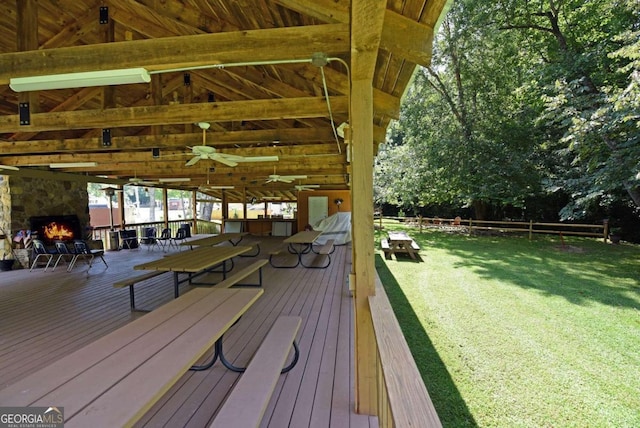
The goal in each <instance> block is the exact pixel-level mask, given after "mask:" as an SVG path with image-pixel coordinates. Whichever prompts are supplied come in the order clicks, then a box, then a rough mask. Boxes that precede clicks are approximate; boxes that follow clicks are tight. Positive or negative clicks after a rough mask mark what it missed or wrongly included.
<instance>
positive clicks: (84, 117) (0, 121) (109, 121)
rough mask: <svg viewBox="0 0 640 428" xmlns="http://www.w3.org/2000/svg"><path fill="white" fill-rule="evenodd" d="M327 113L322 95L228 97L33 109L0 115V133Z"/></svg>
mask: <svg viewBox="0 0 640 428" xmlns="http://www.w3.org/2000/svg"><path fill="white" fill-rule="evenodd" d="M112 44H113V43H112ZM331 108H332V109H333V112H334V114H336V113H338V114H346V113H347V109H348V101H347V97H344V96H342V97H340V96H338V97H332V98H331ZM326 116H328V111H327V102H326V100H325V99H324V98H289V99H271V100H248V101H228V102H219V103H198V104H187V105H182V104H181V105H170V106H145V107H121V108H113V109H106V110H102V109H98V110H79V111H67V112H54V113H36V114H33V115H31V125H26V126H21V125H20V118H19V115H17V114H16V115H6V116H0V133H3V132H20V131H23V132H25V131H26V132H34V131H54V130H66V129H87V128H119V127H126V126H147V125H167V124H180V123H196V122H224V121H231V120H238V119H243V120H276V119H288V118H291V119H295V118H310V117H326Z"/></svg>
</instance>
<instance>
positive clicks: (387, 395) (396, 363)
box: [369, 276, 442, 428]
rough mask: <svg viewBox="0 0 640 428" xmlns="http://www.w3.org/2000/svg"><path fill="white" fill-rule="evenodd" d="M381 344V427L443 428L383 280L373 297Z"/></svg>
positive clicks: (372, 314)
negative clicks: (383, 285)
mask: <svg viewBox="0 0 640 428" xmlns="http://www.w3.org/2000/svg"><path fill="white" fill-rule="evenodd" d="M369 306H370V308H371V317H372V319H373V328H374V332H375V336H376V342H377V353H378V358H377V366H378V369H377V371H378V379H377V382H378V424H379V426H380V427H381V428H393V427H425V428H429V427H441V426H442V424H441V423H440V418H439V417H438V414H437V413H436V410H435V408H434V407H433V403H432V402H431V398H430V397H429V393H428V392H427V388H426V386H425V385H424V382H423V381H422V377H421V376H420V372H419V371H418V367H417V365H416V363H415V360H414V359H413V356H412V355H411V351H410V350H409V345H407V342H406V340H405V338H404V335H403V334H402V330H401V329H400V325H399V324H398V320H397V319H396V317H395V314H394V313H393V308H392V307H391V303H390V302H389V298H388V297H387V294H386V292H385V291H384V288H383V287H382V283H381V282H380V278H378V277H377V276H376V295H375V296H371V297H369Z"/></svg>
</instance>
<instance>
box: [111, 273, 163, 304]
mask: <svg viewBox="0 0 640 428" xmlns="http://www.w3.org/2000/svg"><path fill="white" fill-rule="evenodd" d="M162 273H165V272H164V271H161V270H152V271H150V272H147V273H144V274H142V275H137V276H134V277H131V278H127V279H123V280H121V281H118V282H115V283H114V284H113V286H114V287H115V288H124V287H129V303H130V305H131V311H132V312H134V311H137V312H149V311H146V310H143V309H136V299H135V295H134V292H133V286H134V285H135V284H137V283H139V282H142V281H145V280H147V279H150V278H153V277H156V276H158V275H160V274H162Z"/></svg>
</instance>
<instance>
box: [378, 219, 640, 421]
mask: <svg viewBox="0 0 640 428" xmlns="http://www.w3.org/2000/svg"><path fill="white" fill-rule="evenodd" d="M393 229H397V230H407V232H408V233H409V234H410V235H411V236H412V237H413V238H414V239H415V241H416V242H418V244H419V245H420V247H421V250H420V256H421V259H422V260H421V261H419V262H416V261H413V260H411V259H409V258H408V257H406V258H405V257H402V256H401V257H400V260H396V257H393V259H392V260H385V259H384V255H383V254H382V252H380V255H379V256H377V257H376V268H377V269H378V273H379V274H380V277H381V279H382V282H383V283H384V285H385V289H386V290H387V293H388V295H389V298H390V300H391V303H392V305H393V307H394V311H395V313H396V316H397V318H398V320H399V322H400V325H401V326H402V330H403V332H404V334H405V337H406V338H407V341H408V343H409V346H410V348H411V351H412V353H413V355H414V357H415V359H416V362H417V364H418V367H419V368H420V371H421V373H422V376H423V379H424V382H425V384H426V386H427V389H428V390H429V394H430V396H431V399H432V401H433V403H434V405H435V407H436V409H437V411H438V414H439V415H440V419H441V421H442V423H443V425H444V426H445V427H463V426H482V427H640V248H639V247H637V246H632V245H609V244H604V243H603V242H602V240H595V239H585V238H575V237H569V238H565V242H566V246H565V247H564V248H563V247H562V245H561V242H560V240H559V238H558V237H555V236H554V237H550V236H547V237H545V236H535V237H534V240H533V241H529V240H528V238H527V237H526V236H522V237H517V236H510V237H505V236H498V237H495V236H494V237H488V236H482V237H476V236H467V235H462V234H451V233H446V232H443V231H433V230H427V231H423V233H422V234H420V233H419V232H418V230H417V229H406V228H404V227H403V226H402V225H401V224H400V223H389V224H387V225H386V226H385V230H384V231H383V232H382V233H381V232H376V245H377V248H380V246H379V244H378V243H379V239H380V237H381V236H382V234H384V233H385V232H387V231H389V230H393Z"/></svg>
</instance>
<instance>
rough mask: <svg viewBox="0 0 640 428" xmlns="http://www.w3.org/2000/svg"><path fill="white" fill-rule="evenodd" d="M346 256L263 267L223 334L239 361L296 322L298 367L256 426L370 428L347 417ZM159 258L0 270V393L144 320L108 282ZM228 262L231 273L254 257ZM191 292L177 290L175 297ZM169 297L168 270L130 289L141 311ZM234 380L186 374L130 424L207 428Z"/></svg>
mask: <svg viewBox="0 0 640 428" xmlns="http://www.w3.org/2000/svg"><path fill="white" fill-rule="evenodd" d="M195 238H197V236H195V237H194V239H195ZM259 240H260V241H261V248H262V251H261V253H260V255H259V256H258V258H266V257H268V254H269V251H270V250H271V248H273V247H275V246H276V245H280V244H281V243H282V238H272V237H260V238H259ZM247 241H249V240H247ZM243 243H244V241H243ZM173 251H175V250H173ZM184 251H190V250H186V249H185V250H184ZM350 255H351V251H350V248H349V247H345V246H342V247H336V253H335V255H334V257H333V261H332V263H331V265H330V266H329V267H328V268H327V269H306V268H303V267H302V266H299V267H297V268H295V269H275V268H272V267H271V266H265V267H264V268H263V275H264V276H263V282H264V289H265V294H264V295H263V296H262V297H261V298H260V299H259V300H258V302H257V303H256V304H254V305H253V306H252V307H251V309H250V310H249V311H248V312H247V313H246V315H245V316H243V317H242V318H241V319H240V321H239V322H238V323H237V324H236V325H235V326H234V327H232V328H231V330H230V331H229V333H228V334H227V335H225V340H224V343H225V354H226V355H227V357H228V358H229V359H230V360H231V361H233V362H235V363H236V364H237V365H244V364H245V363H247V362H248V361H249V359H250V358H251V356H252V355H253V353H254V352H255V350H256V349H257V347H258V345H259V344H260V342H261V341H262V339H263V338H264V336H265V335H266V333H267V331H268V330H269V328H270V327H271V325H272V324H273V322H275V320H276V318H277V317H278V315H281V314H286V315H298V316H301V317H302V320H303V321H302V326H301V328H300V331H299V333H298V337H297V340H298V343H299V346H300V351H301V355H300V361H299V362H298V365H297V366H296V367H295V368H294V369H293V370H292V371H291V372H289V373H288V374H285V375H282V376H281V378H280V380H279V382H278V385H277V387H276V391H275V393H274V396H273V398H272V400H271V403H270V404H269V407H268V409H267V412H266V415H265V417H264V419H263V421H262V426H263V427H277V428H281V427H325V426H331V427H371V426H377V419H376V418H373V417H368V416H365V415H357V414H355V413H354V412H353V408H354V396H353V395H354V388H353V377H354V376H353V316H352V299H351V297H350V296H349V292H348V289H347V288H348V287H347V276H348V272H349V270H350V267H351V266H350V263H351V260H350V259H351V257H350ZM162 256H163V253H162V252H161V251H158V250H156V251H148V250H147V249H146V248H140V249H134V250H122V251H117V252H107V253H106V255H105V259H106V260H107V263H108V264H109V268H105V266H104V264H102V263H101V262H98V263H96V264H95V265H94V266H93V267H92V268H91V269H87V266H86V265H84V264H81V262H79V265H78V266H77V267H76V268H74V270H73V271H72V272H66V271H65V268H64V267H62V268H61V267H58V269H56V271H55V272H51V270H50V269H49V270H48V271H47V272H43V269H42V268H40V269H34V271H33V272H29V271H28V269H21V270H15V271H10V272H0V388H2V387H4V386H7V385H9V384H11V383H12V382H15V381H17V380H18V379H21V378H22V377H24V376H26V375H27V374H28V373H29V372H31V371H33V370H34V369H36V368H38V367H41V366H44V365H47V364H50V363H51V362H53V361H55V360H56V359H58V358H60V357H62V356H64V355H67V354H69V353H71V352H72V351H74V350H76V349H78V348H80V347H82V346H84V345H86V344H88V343H91V342H92V341H94V340H96V339H97V338H99V337H101V336H103V335H105V334H107V333H109V332H111V331H113V330H115V329H117V328H118V327H120V326H122V325H124V324H126V323H128V322H130V321H132V320H133V319H135V318H137V317H141V316H144V314H142V313H132V312H130V310H129V293H128V290H127V289H126V288H124V289H118V288H114V287H113V283H114V282H116V281H119V280H122V279H125V278H127V277H129V276H133V275H137V274H139V272H137V271H134V270H133V266H134V265H136V264H140V263H143V262H145V261H150V260H153V259H155V258H158V257H162ZM292 257H295V256H292ZM234 260H235V262H236V268H235V269H237V268H238V267H241V266H244V265H247V264H250V263H252V262H253V261H254V260H255V258H252V257H246V258H244V257H236V258H235V259H234ZM256 278H257V277H256ZM256 281H257V279H256ZM256 281H251V279H249V281H248V282H256ZM189 289H190V286H189V285H188V284H184V285H182V286H181V289H180V292H181V294H183V293H185V292H187V291H188V290H189ZM171 299H173V279H172V276H171V274H162V275H160V276H157V277H155V278H152V279H150V280H149V281H148V282H145V283H142V284H138V285H137V286H136V306H137V307H139V308H142V309H153V308H156V307H158V306H160V305H162V304H163V303H166V302H168V301H170V300H171ZM239 376H240V375H239V374H237V373H233V372H230V371H229V370H226V369H225V368H223V367H221V366H220V365H219V363H217V364H216V365H215V366H214V367H213V368H212V369H210V370H208V371H204V372H189V373H188V374H186V375H185V376H184V377H183V378H182V379H181V380H180V381H179V382H178V383H177V384H176V386H175V387H174V388H172V389H171V390H170V391H169V392H168V393H167V394H166V395H165V396H164V397H163V398H162V399H161V400H160V402H159V403H158V404H157V405H156V406H155V407H153V408H152V409H151V410H150V411H149V412H148V413H147V414H146V415H145V417H144V418H143V419H142V420H141V421H140V423H139V424H138V425H139V426H188V427H202V426H207V425H208V423H209V422H210V420H211V419H212V418H213V416H214V415H215V413H216V412H217V409H218V408H219V406H220V405H221V404H222V402H223V401H224V399H225V397H226V396H227V394H228V393H229V391H230V390H231V388H232V387H233V385H234V383H235V382H236V380H237V379H238V377H239ZM0 405H2V403H0ZM50 405H52V406H55V405H56V403H50Z"/></svg>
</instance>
